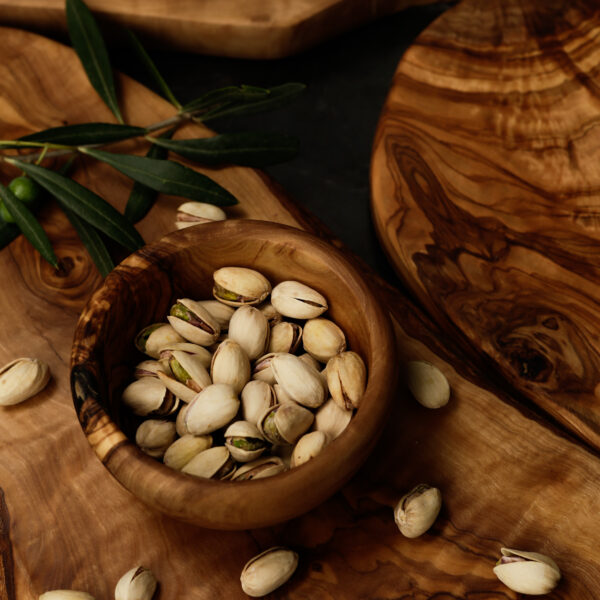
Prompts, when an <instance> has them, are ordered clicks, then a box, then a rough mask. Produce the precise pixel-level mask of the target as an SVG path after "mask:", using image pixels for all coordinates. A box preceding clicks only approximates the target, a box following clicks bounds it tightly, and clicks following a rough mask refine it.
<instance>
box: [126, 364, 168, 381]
mask: <svg viewBox="0 0 600 600" xmlns="http://www.w3.org/2000/svg"><path fill="white" fill-rule="evenodd" d="M159 371H161V372H162V373H169V372H170V369H169V365H165V364H164V363H162V362H160V361H158V360H143V361H142V362H141V363H138V364H137V365H136V366H135V370H134V372H133V376H134V377H135V378H136V379H141V378H142V377H158V375H157V373H158V372H159Z"/></svg>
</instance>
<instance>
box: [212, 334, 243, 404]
mask: <svg viewBox="0 0 600 600" xmlns="http://www.w3.org/2000/svg"><path fill="white" fill-rule="evenodd" d="M210 375H211V377H212V380H213V383H227V384H229V385H230V386H231V387H232V388H233V389H234V390H235V393H236V394H239V393H240V392H241V391H242V390H243V389H244V386H245V385H246V384H247V383H248V381H249V379H250V361H249V360H248V355H247V354H246V353H245V352H244V350H243V349H242V347H241V346H240V345H239V344H238V343H237V342H236V341H234V340H231V339H227V340H225V341H224V342H221V344H220V345H219V347H218V348H217V350H216V351H215V353H214V354H213V358H212V364H211V366H210Z"/></svg>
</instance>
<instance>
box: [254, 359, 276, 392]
mask: <svg viewBox="0 0 600 600" xmlns="http://www.w3.org/2000/svg"><path fill="white" fill-rule="evenodd" d="M275 356H277V353H276V352H269V353H268V354H265V355H263V356H261V357H260V358H257V359H256V360H255V361H254V368H253V369H252V379H258V380H260V381H266V382H267V383H270V384H271V385H273V384H274V383H275V375H274V374H273V369H272V368H271V361H272V360H273V357H275Z"/></svg>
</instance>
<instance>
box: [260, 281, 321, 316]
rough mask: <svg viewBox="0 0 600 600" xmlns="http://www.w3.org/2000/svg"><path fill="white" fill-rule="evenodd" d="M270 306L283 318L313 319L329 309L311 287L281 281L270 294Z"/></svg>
mask: <svg viewBox="0 0 600 600" xmlns="http://www.w3.org/2000/svg"><path fill="white" fill-rule="evenodd" d="M271 304H272V305H273V306H274V307H275V310H276V311H277V312H279V313H280V314H281V315H283V316H284V317H290V318H291V319H314V318H316V317H318V316H320V315H322V314H323V313H324V312H325V311H326V310H327V309H328V308H329V307H328V305H327V300H325V297H324V296H323V295H322V294H319V292H317V291H316V290H313V289H312V288H311V287H309V286H307V285H305V284H304V283H300V282H299V281H282V282H281V283H279V284H278V285H276V286H275V287H274V288H273V291H272V292H271Z"/></svg>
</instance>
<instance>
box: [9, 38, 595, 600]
mask: <svg viewBox="0 0 600 600" xmlns="http://www.w3.org/2000/svg"><path fill="white" fill-rule="evenodd" d="M0 35H1V36H2V40H3V43H2V45H0V72H1V74H2V76H1V77H0V128H1V129H2V136H3V137H15V136H18V135H22V134H24V133H28V132H30V131H32V130H34V129H39V128H44V127H50V126H55V125H59V124H61V123H63V122H68V123H77V122H84V121H92V120H93V121H102V120H107V121H109V120H111V115H110V113H109V112H108V110H107V109H106V108H105V107H104V106H103V104H102V103H101V102H100V100H98V99H97V97H96V95H95V93H94V92H93V90H92V89H91V88H90V86H89V84H88V83H87V81H86V78H85V76H84V75H83V73H82V70H81V67H80V65H79V62H78V61H77V59H76V57H75V55H74V54H73V52H72V51H71V50H69V49H67V48H65V47H63V46H61V45H59V44H56V43H53V42H51V41H49V40H46V39H43V38H40V37H37V36H34V35H31V34H28V33H25V32H22V31H16V30H9V29H0ZM119 83H120V88H121V97H122V104H123V106H124V109H125V110H124V112H125V114H126V116H127V118H128V120H130V121H131V122H133V123H135V124H140V125H147V124H149V123H152V122H155V121H158V120H161V119H164V118H166V117H168V116H170V115H171V114H172V111H173V109H172V108H171V107H170V106H169V105H168V104H167V103H166V102H164V101H163V100H161V99H160V98H158V97H157V96H155V95H154V94H152V93H150V92H149V91H148V90H146V89H144V88H143V87H141V86H140V85H138V84H136V83H135V82H133V81H131V80H129V79H126V78H121V79H120V80H119ZM201 131H203V130H200V129H198V128H196V129H195V130H194V131H191V130H190V131H188V132H187V135H197V134H198V132H201ZM204 131H205V130H204ZM140 151H143V149H142V148H140ZM212 174H213V175H214V177H215V178H217V179H218V180H219V181H220V182H221V183H222V184H223V185H225V186H226V187H227V188H228V189H230V190H231V191H232V192H234V193H235V194H236V195H237V196H238V197H239V199H240V201H241V204H240V207H239V208H237V209H236V210H233V211H229V212H230V215H232V216H233V215H236V216H248V217H252V218H258V219H268V220H273V221H278V222H281V223H287V224H290V225H295V226H300V227H303V228H306V229H309V230H312V231H314V232H316V233H318V234H320V235H322V236H323V237H324V238H327V237H328V233H327V232H326V231H325V230H324V229H323V227H322V226H321V225H320V224H319V223H318V222H317V221H316V220H314V219H311V218H310V217H309V216H307V215H304V214H301V213H299V211H298V209H297V208H295V207H294V205H293V204H291V203H290V202H289V201H287V200H286V199H285V197H284V196H283V195H282V194H281V193H280V192H279V191H277V189H276V186H275V185H274V184H273V183H272V182H269V181H267V180H266V178H265V177H264V176H263V175H261V174H260V173H259V172H257V171H252V170H250V169H240V168H225V169H219V170H215V171H214V172H213V173H212ZM75 175H76V177H77V179H79V180H80V181H82V182H84V183H86V184H88V185H90V186H91V187H92V188H93V189H94V190H95V191H97V192H99V193H101V194H102V195H103V196H104V197H106V198H108V199H110V201H111V202H112V203H113V204H114V205H115V206H117V207H118V208H123V206H124V203H125V200H126V198H127V195H128V191H129V189H130V185H131V182H129V181H128V180H126V179H125V178H124V177H121V176H120V175H119V174H117V173H116V172H114V171H111V170H110V169H109V168H108V167H104V166H103V165H100V164H97V163H92V162H89V163H84V166H83V167H81V168H80V169H78V170H77V171H76V173H75ZM11 176H12V173H10V172H9V171H8V170H5V168H4V167H2V168H1V169H0V180H1V181H2V182H3V183H6V182H7V181H8V179H9V178H10V177H11ZM179 202H180V200H179V199H176V198H166V197H163V198H162V199H161V200H160V202H159V204H158V205H157V206H156V207H155V208H154V209H153V210H152V212H151V213H150V215H149V216H148V217H147V218H146V219H145V220H144V221H143V222H142V223H141V224H140V226H139V229H140V231H141V233H142V234H143V235H144V237H145V239H146V240H147V241H152V240H154V239H156V238H157V237H159V236H161V235H162V234H163V233H165V232H167V231H168V230H170V229H171V228H172V223H173V220H174V216H175V207H176V206H177V204H178V203H179ZM43 220H44V226H45V227H46V229H47V230H48V231H49V232H50V234H51V237H52V239H53V242H54V243H55V247H56V249H57V252H58V254H59V256H60V258H61V259H62V262H63V270H62V271H61V273H60V275H57V274H55V273H54V272H53V270H52V269H51V268H49V267H48V266H47V265H46V264H45V263H44V262H42V261H41V260H40V259H39V257H38V256H37V254H36V253H35V252H34V251H33V250H32V249H31V247H30V246H29V244H28V242H26V241H25V240H23V239H18V240H16V241H15V242H14V243H13V244H11V246H10V247H9V248H6V249H3V250H2V251H0V273H1V274H2V284H3V290H2V293H1V294H0V326H1V327H2V336H1V343H0V364H4V363H6V362H8V361H9V360H11V359H13V358H14V357H16V356H21V355H23V354H25V355H27V354H29V355H35V356H38V357H39V358H41V359H43V360H45V361H47V362H48V363H49V364H50V368H51V371H52V375H53V378H52V381H51V383H50V385H49V386H48V387H47V388H46V389H45V390H44V392H43V393H41V394H39V395H38V396H36V397H35V398H33V399H31V400H29V401H27V402H25V403H23V404H21V405H18V406H15V407H12V408H8V409H0V488H1V489H0V600H16V599H18V600H37V598H38V597H39V595H40V594H41V593H42V592H44V591H46V590H49V589H54V588H72V589H83V590H87V591H89V592H90V593H92V594H93V595H94V597H95V598H96V600H110V599H111V598H113V591H114V586H115V584H116V582H117V580H118V579H119V577H120V576H121V575H122V574H123V573H124V572H125V571H127V570H128V569H130V568H131V567H133V566H134V565H136V564H140V563H141V564H144V565H146V566H148V567H150V568H151V569H152V570H153V572H154V573H155V574H156V576H157V578H158V579H159V581H160V591H159V593H158V594H157V598H156V600H176V599H177V600H180V599H185V600H220V599H223V600H232V599H235V598H245V596H244V594H243V593H242V591H241V589H240V586H239V573H240V571H241V568H242V566H243V565H244V563H245V562H246V561H247V560H248V559H249V558H250V557H251V556H252V555H254V554H256V553H258V552H259V551H261V550H263V549H266V548H267V547H269V546H270V545H275V544H283V545H288V546H291V547H293V548H295V549H297V550H298V551H299V553H300V566H299V568H298V571H297V572H296V574H295V575H294V577H293V578H292V579H291V580H290V582H289V583H287V584H286V585H285V586H284V587H283V588H281V590H279V591H278V592H276V593H274V594H272V596H271V597H272V598H289V599H292V600H301V599H306V598H311V600H312V599H315V600H321V599H324V600H329V599H333V598H335V599H336V600H346V599H348V600H356V599H362V600H371V599H373V598H380V599H383V600H386V599H387V600H393V599H397V598H415V599H416V598H418V599H419V600H425V599H427V598H436V599H441V598H465V599H467V598H468V599H471V598H473V599H474V598H478V599H479V598H480V599H484V598H485V599H486V600H509V599H510V600H515V598H516V595H515V594H514V593H512V592H510V591H508V590H507V588H505V587H504V586H503V585H502V584H501V583H500V582H499V581H498V580H497V579H496V578H495V577H494V575H493V573H492V567H493V566H494V563H495V561H496V560H497V558H498V556H499V551H500V547H501V546H508V547H520V548H525V549H528V550H537V551H540V552H543V553H546V554H549V555H551V556H553V558H554V559H555V560H556V561H557V562H558V564H559V565H560V567H561V570H562V572H563V581H562V582H561V584H560V586H559V588H557V590H556V592H555V593H553V594H552V595H550V596H549V598H552V599H553V600H559V599H560V600H566V599H567V598H568V599H572V598H577V600H595V599H596V598H597V597H598V590H600V550H599V548H600V543H599V542H600V539H599V535H598V533H597V528H596V527H595V524H596V520H597V514H598V512H599V511H600V495H598V493H597V481H598V480H600V463H599V462H598V460H597V458H596V457H595V456H593V455H592V454H590V453H589V452H588V451H586V450H585V449H584V448H582V447H581V446H580V445H578V444H576V443H573V442H572V441H568V440H565V439H564V437H562V436H561V435H558V434H557V433H556V431H555V430H554V429H553V428H552V426H551V425H549V424H548V423H547V422H545V421H544V420H543V419H541V418H539V417H536V416H535V415H532V414H531V413H529V412H527V411H524V410H523V409H522V408H519V407H517V406H515V403H514V402H513V401H512V400H511V398H510V397H509V396H508V395H507V394H506V393H504V392H502V391H499V390H498V389H495V388H494V387H493V386H492V385H491V384H490V383H489V380H490V376H489V375H487V374H485V373H482V372H481V371H479V370H477V369H476V368H474V366H473V364H472V363H471V362H469V361H468V360H466V359H465V357H464V356H463V355H461V354H460V353H456V351H455V349H454V347H453V345H452V340H451V339H448V338H447V337H446V336H445V334H444V333H443V332H442V331H441V330H440V329H439V328H437V327H436V326H435V325H434V324H433V323H432V322H430V321H429V320H428V319H427V318H425V317H424V316H423V315H422V314H421V313H420V312H419V311H418V310H416V309H415V308H414V307H413V306H411V305H410V303H409V302H407V300H406V298H405V297H404V296H402V295H401V294H400V293H398V292H397V290H394V289H391V288H389V287H387V286H386V285H385V284H384V283H383V282H381V280H379V279H377V278H376V277H375V276H374V275H373V274H372V273H371V272H369V270H368V269H367V268H366V267H364V265H361V268H362V269H363V270H364V273H365V276H366V277H368V279H369V281H370V282H371V284H372V285H373V287H374V288H375V289H376V290H377V293H378V295H380V297H381V299H382V300H383V301H384V302H385V303H386V304H387V305H388V306H389V308H390V312H391V313H392V315H393V317H394V321H395V333H396V338H397V343H398V363H399V365H401V364H402V363H403V362H404V361H406V360H414V359H424V360H428V361H430V362H433V363H435V364H436V365H438V366H439V367H440V368H441V369H442V370H443V371H444V373H445V374H446V375H447V376H448V378H449V380H450V384H451V388H452V398H451V403H450V404H449V405H448V406H447V407H446V408H445V409H441V410H438V411H428V410H426V409H424V408H423V407H421V406H419V405H417V404H416V403H415V402H413V401H411V400H410V398H409V397H408V395H407V393H406V391H405V390H401V391H400V392H399V393H398V395H397V398H396V402H395V406H394V410H393V412H392V413H391V414H390V418H389V424H388V426H387V427H386V429H385V430H384V431H383V434H382V438H381V441H380V443H379V444H378V445H377V447H376V449H375V451H374V453H373V455H372V457H371V458H370V459H369V461H368V463H367V464H366V466H365V467H364V468H363V469H362V470H361V472H360V473H359V475H358V476H357V477H355V478H354V479H353V480H352V482H351V483H350V484H349V485H348V486H346V487H345V488H344V489H343V491H342V492H341V493H339V494H337V495H336V496H334V497H333V498H332V499H331V500H329V501H328V502H326V503H325V504H323V505H321V506H320V507H318V508H317V509H315V510H313V511H311V512H310V513H308V514H306V515H304V516H303V517H300V518H298V519H294V520H292V521H290V522H288V523H286V524H284V525H281V526H278V527H275V528H270V529H261V530H254V531H246V532H219V531H210V530H205V529H200V528H198V527H194V526H191V525H187V524H185V523H181V522H177V521H174V520H172V519H169V518H167V517H165V516H164V515H162V514H160V513H157V512H155V511H153V510H151V509H149V508H148V507H147V506H145V505H144V504H142V503H141V502H139V501H138V500H136V498H135V497H134V496H132V495H131V494H130V493H128V492H127V491H126V490H125V489H124V488H122V487H121V486H120V485H119V484H118V483H117V482H116V481H115V480H114V479H113V478H112V477H111V475H110V474H109V473H108V471H107V470H106V469H105V468H104V467H103V466H102V465H101V463H100V461H99V460H98V459H97V458H96V456H95V455H94V453H93V451H92V449H91V448H90V446H89V444H88V443H87V441H86V439H85V436H84V435H83V432H82V431H81V428H80V426H79V424H78V422H77V417H76V415H75V411H74V408H73V403H72V400H71V395H70V390H69V386H68V373H69V357H70V351H71V341H72V335H73V331H74V328H75V324H76V322H77V317H78V315H79V312H80V309H81V307H82V306H83V305H84V304H85V302H86V301H87V299H88V298H89V295H90V293H91V291H92V290H93V288H94V287H95V286H96V285H97V284H98V283H99V281H100V279H99V276H98V275H97V273H96V271H95V269H94V267H93V265H92V264H91V263H90V261H89V259H88V257H87V254H86V253H85V251H84V250H83V248H82V246H81V244H80V243H79V241H78V240H77V238H76V237H75V235H74V233H73V231H72V229H71V228H70V226H69V225H68V223H67V222H66V221H65V219H64V218H63V217H62V216H61V214H60V213H59V212H58V211H57V210H56V209H55V208H54V207H53V206H52V205H49V206H48V208H47V209H46V210H45V211H44V213H43ZM334 243H336V242H335V240H334ZM422 481H427V482H429V483H431V484H433V485H437V486H439V487H440V488H441V489H442V492H443V497H444V507H443V510H442V513H441V515H440V517H439V518H438V520H437V521H436V523H435V525H434V526H433V528H432V530H431V531H430V532H429V533H427V534H426V535H424V536H423V537H422V538H419V539H415V540H409V539H407V538H404V537H402V536H401V535H400V534H399V533H398V531H397V528H396V526H395V524H394V521H393V517H392V506H393V505H394V504H395V502H396V501H397V500H398V499H399V497H400V495H401V494H402V493H403V492H404V491H405V490H406V489H407V488H410V487H412V486H413V485H415V484H417V483H420V482H422Z"/></svg>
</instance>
